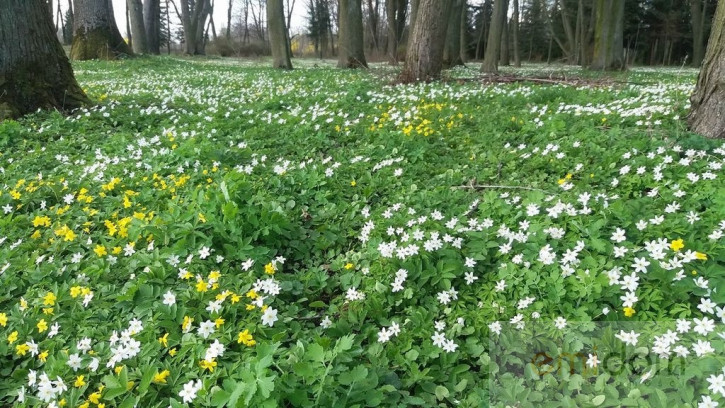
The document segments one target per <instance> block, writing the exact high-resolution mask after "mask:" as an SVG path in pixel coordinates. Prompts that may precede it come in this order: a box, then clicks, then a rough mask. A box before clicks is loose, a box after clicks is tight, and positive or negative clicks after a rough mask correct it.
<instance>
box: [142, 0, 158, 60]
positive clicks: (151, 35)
mask: <svg viewBox="0 0 725 408" xmlns="http://www.w3.org/2000/svg"><path fill="white" fill-rule="evenodd" d="M143 18H144V28H145V30H146V43H147V44H146V45H147V46H148V52H149V53H151V54H155V55H158V54H160V53H161V1H160V0H145V1H144V3H143Z"/></svg>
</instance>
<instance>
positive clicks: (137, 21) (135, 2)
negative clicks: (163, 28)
mask: <svg viewBox="0 0 725 408" xmlns="http://www.w3.org/2000/svg"><path fill="white" fill-rule="evenodd" d="M146 1H147V2H148V0H146ZM126 7H128V14H129V20H128V23H129V24H128V25H129V26H130V27H131V35H132V36H133V44H132V48H133V52H135V53H136V54H146V53H148V43H147V42H146V27H145V26H144V16H143V3H142V2H141V0H126Z"/></svg>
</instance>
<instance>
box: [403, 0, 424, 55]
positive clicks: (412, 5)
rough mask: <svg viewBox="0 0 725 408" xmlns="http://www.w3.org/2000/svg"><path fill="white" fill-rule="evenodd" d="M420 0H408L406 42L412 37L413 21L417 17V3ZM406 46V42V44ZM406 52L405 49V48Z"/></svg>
mask: <svg viewBox="0 0 725 408" xmlns="http://www.w3.org/2000/svg"><path fill="white" fill-rule="evenodd" d="M420 1H421V0H410V25H409V26H408V44H410V39H411V38H413V31H414V30H415V21H416V20H417V19H418V5H419V4H420ZM406 46H407V44H406ZM406 54H407V50H406Z"/></svg>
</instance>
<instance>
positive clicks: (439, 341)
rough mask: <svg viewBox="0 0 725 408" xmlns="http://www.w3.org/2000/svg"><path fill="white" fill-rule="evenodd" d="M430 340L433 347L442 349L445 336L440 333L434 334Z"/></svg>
mask: <svg viewBox="0 0 725 408" xmlns="http://www.w3.org/2000/svg"><path fill="white" fill-rule="evenodd" d="M430 339H431V340H433V345H434V346H437V347H443V345H444V344H445V343H446V336H445V335H444V334H443V333H442V332H435V334H433V336H431V338H430Z"/></svg>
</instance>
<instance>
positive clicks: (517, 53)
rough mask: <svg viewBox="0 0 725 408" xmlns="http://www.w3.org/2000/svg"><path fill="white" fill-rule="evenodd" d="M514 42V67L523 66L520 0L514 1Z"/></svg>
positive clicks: (512, 32) (512, 31) (512, 28)
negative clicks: (520, 39) (520, 49)
mask: <svg viewBox="0 0 725 408" xmlns="http://www.w3.org/2000/svg"><path fill="white" fill-rule="evenodd" d="M511 25H512V27H511V34H512V37H513V38H512V42H513V43H514V66H515V67H520V66H521V52H520V51H519V0H514V15H513V17H512V24H511Z"/></svg>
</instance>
